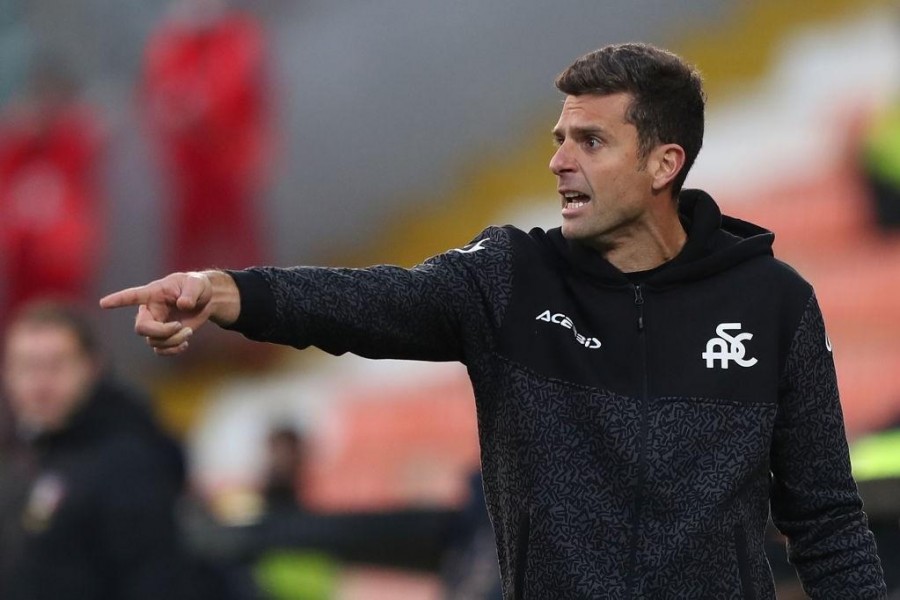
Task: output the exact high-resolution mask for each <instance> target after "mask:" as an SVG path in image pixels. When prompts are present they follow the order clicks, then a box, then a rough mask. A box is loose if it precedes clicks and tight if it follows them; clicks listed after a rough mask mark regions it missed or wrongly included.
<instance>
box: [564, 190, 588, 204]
mask: <svg viewBox="0 0 900 600" xmlns="http://www.w3.org/2000/svg"><path fill="white" fill-rule="evenodd" d="M563 198H565V199H566V206H567V207H569V208H580V207H582V206H584V205H585V204H587V203H588V200H590V198H588V197H587V196H585V195H584V194H581V193H579V192H566V193H565V194H563Z"/></svg>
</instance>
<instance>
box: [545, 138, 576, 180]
mask: <svg viewBox="0 0 900 600" xmlns="http://www.w3.org/2000/svg"><path fill="white" fill-rule="evenodd" d="M574 168H575V161H574V160H573V159H572V155H571V153H570V152H569V147H568V146H567V145H566V144H565V143H563V144H560V146H559V147H558V148H557V149H556V152H554V153H553V157H552V158H551V159H550V170H551V171H552V172H553V174H554V175H561V174H562V173H565V172H567V171H572V170H574Z"/></svg>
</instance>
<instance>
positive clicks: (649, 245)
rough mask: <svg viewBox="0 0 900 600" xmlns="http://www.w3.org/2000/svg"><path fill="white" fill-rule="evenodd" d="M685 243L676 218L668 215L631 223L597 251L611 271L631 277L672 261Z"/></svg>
mask: <svg viewBox="0 0 900 600" xmlns="http://www.w3.org/2000/svg"><path fill="white" fill-rule="evenodd" d="M657 217H659V215H657ZM686 242H687V233H686V232H685V231H684V227H682V225H681V220H680V219H679V218H678V214H677V213H676V212H674V211H670V212H668V213H665V216H662V217H661V218H655V219H649V218H648V219H644V220H641V221H638V222H635V223H634V224H633V226H632V227H630V228H629V229H628V231H626V232H624V233H623V234H622V235H620V236H617V238H616V239H615V240H613V241H612V243H609V244H607V245H605V247H604V248H602V249H601V251H602V252H603V255H604V257H605V258H606V260H608V261H609V262H610V263H611V264H612V265H613V266H614V267H616V268H617V269H619V270H620V271H622V272H623V273H634V272H637V271H649V270H650V269H655V268H656V267H658V266H660V265H662V264H664V263H666V262H668V261H670V260H672V259H673V258H675V257H676V256H677V255H678V253H679V252H681V249H682V248H683V247H684V245H685V243H686Z"/></svg>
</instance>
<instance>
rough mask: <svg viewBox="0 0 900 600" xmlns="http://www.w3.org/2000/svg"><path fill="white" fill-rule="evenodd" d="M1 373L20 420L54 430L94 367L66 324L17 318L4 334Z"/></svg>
mask: <svg viewBox="0 0 900 600" xmlns="http://www.w3.org/2000/svg"><path fill="white" fill-rule="evenodd" d="M3 375H4V383H5V386H6V392H7V394H8V398H9V401H10V406H11V408H12V410H13V413H14V415H15V417H16V420H17V421H18V422H19V424H20V425H23V426H25V427H27V428H29V429H32V430H35V431H56V430H59V429H60V428H62V427H63V426H64V425H65V424H66V422H67V421H68V419H69V417H70V416H71V415H72V413H73V412H74V411H75V409H76V408H77V407H78V406H79V405H80V403H81V402H82V400H83V399H84V398H85V397H86V396H87V394H88V393H89V391H90V389H91V387H92V385H93V384H94V381H95V380H96V377H97V368H96V365H95V361H94V360H93V358H92V357H91V356H90V355H89V354H88V353H87V352H85V350H84V349H83V348H82V347H81V345H80V343H79V341H78V338H77V337H76V335H75V333H74V332H72V331H71V330H70V329H69V328H67V327H64V326H62V325H56V324H44V323H19V324H15V325H13V326H12V328H11V329H10V330H9V332H8V333H7V336H6V355H5V357H4V364H3Z"/></svg>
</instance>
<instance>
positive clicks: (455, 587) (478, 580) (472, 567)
mask: <svg viewBox="0 0 900 600" xmlns="http://www.w3.org/2000/svg"><path fill="white" fill-rule="evenodd" d="M448 534H449V535H448V536H447V541H446V547H445V549H444V552H443V556H442V557H441V567H440V571H441V580H442V582H443V586H444V600H502V598H503V589H502V587H501V584H500V569H499V567H498V565H497V542H496V540H495V539H494V530H493V528H492V527H491V520H490V518H489V517H488V512H487V506H486V505H485V503H484V483H483V482H482V479H481V470H480V469H478V470H476V471H474V472H473V473H471V474H470V475H469V497H468V499H467V500H466V502H465V504H464V505H463V506H462V508H461V509H460V511H459V513H458V514H457V515H456V516H455V517H454V518H453V519H452V521H451V523H450V527H449V532H448Z"/></svg>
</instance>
